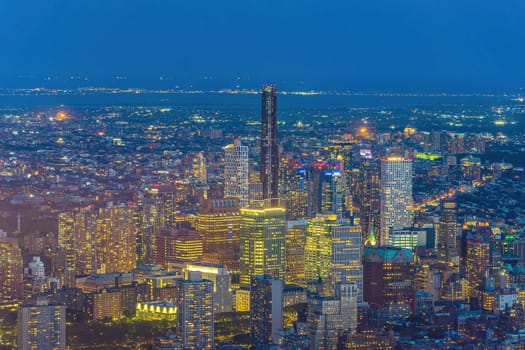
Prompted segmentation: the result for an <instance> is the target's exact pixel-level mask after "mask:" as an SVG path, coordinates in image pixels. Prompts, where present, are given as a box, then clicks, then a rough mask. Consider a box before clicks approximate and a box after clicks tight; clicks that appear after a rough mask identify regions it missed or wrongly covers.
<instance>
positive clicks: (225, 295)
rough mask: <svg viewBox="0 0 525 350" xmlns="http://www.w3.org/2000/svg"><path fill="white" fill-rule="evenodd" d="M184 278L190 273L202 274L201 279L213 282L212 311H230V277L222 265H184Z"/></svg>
mask: <svg viewBox="0 0 525 350" xmlns="http://www.w3.org/2000/svg"><path fill="white" fill-rule="evenodd" d="M186 271H187V273H186V277H188V275H189V273H190V272H192V271H197V272H200V273H202V278H203V279H206V280H210V281H212V282H213V311H214V312H215V313H216V314H217V313H221V312H231V311H232V300H233V299H232V289H231V276H230V273H229V272H228V269H227V268H226V267H224V266H222V265H217V264H205V263H190V264H187V265H186Z"/></svg>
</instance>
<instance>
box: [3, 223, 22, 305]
mask: <svg viewBox="0 0 525 350" xmlns="http://www.w3.org/2000/svg"><path fill="white" fill-rule="evenodd" d="M22 265H23V260H22V251H21V250H20V247H19V245H18V239H16V238H9V237H7V234H6V233H5V232H4V231H1V230H0V307H1V306H2V305H12V303H13V302H16V301H18V300H19V299H20V297H21V296H22V281H23V275H22Z"/></svg>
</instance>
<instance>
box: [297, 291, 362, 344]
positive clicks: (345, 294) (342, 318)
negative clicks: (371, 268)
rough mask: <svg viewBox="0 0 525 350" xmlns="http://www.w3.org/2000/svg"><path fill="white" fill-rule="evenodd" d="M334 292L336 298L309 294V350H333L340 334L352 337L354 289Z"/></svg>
mask: <svg viewBox="0 0 525 350" xmlns="http://www.w3.org/2000/svg"><path fill="white" fill-rule="evenodd" d="M336 292H337V293H336V296H335V297H321V296H319V295H318V294H311V295H310V296H309V298H308V318H307V324H308V338H309V339H308V343H309V348H310V349H312V350H314V349H315V350H317V349H324V350H336V349H338V347H337V343H338V336H339V335H340V333H341V332H342V331H349V332H350V333H354V332H355V330H356V328H357V296H358V295H359V291H358V288H357V285H356V284H355V283H349V284H341V285H339V288H338V289H337V290H336Z"/></svg>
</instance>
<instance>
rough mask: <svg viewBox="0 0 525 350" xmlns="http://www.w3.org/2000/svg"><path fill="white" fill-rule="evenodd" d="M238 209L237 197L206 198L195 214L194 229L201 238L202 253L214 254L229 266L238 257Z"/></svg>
mask: <svg viewBox="0 0 525 350" xmlns="http://www.w3.org/2000/svg"><path fill="white" fill-rule="evenodd" d="M239 225H240V211H239V204H238V200H237V199H231V198H230V199H211V200H206V201H205V202H204V205H203V206H202V207H201V210H200V211H199V213H198V214H197V222H196V229H197V231H198V232H199V234H200V235H201V237H202V239H203V245H204V253H205V254H216V255H217V256H218V257H219V260H220V261H221V263H223V264H225V265H227V266H229V267H231V266H233V262H234V261H237V260H238V258H239V244H240V243H239Z"/></svg>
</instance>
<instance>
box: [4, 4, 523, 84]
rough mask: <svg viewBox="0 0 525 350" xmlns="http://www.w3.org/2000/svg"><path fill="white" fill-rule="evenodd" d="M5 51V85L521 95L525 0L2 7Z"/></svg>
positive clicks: (5, 5) (32, 5)
mask: <svg viewBox="0 0 525 350" xmlns="http://www.w3.org/2000/svg"><path fill="white" fill-rule="evenodd" d="M0 45H1V46H0V86H15V85H24V84H26V85H27V84H33V83H34V82H39V83H40V82H41V81H42V79H43V78H44V77H45V76H47V75H52V76H53V77H58V78H59V79H58V80H54V81H53V82H50V83H48V84H52V83H54V84H64V83H65V78H66V77H69V76H70V75H79V76H88V77H89V78H90V80H89V82H88V83H82V84H102V83H106V84H110V83H115V81H113V77H114V76H115V75H124V76H127V77H128V80H127V81H125V82H122V81H121V82H120V84H121V85H126V84H128V85H134V86H137V85H144V86H153V85H159V86H161V85H162V86H164V85H166V86H169V85H175V84H187V83H190V82H191V83H193V84H194V85H195V86H200V85H202V86H204V85H206V84H208V85H210V86H211V85H216V86H233V84H234V83H237V82H236V80H235V77H236V76H239V77H241V79H240V81H238V83H239V84H240V85H241V86H242V87H251V86H258V85H259V84H260V83H261V82H264V81H272V82H274V81H275V82H278V83H279V84H280V85H281V86H290V87H296V86H300V85H301V83H299V82H301V81H302V82H304V86H305V87H307V88H351V89H362V90H387V89H390V90H401V91H407V90H409V91H414V90H418V89H424V90H432V91H441V90H470V91H485V90H502V89H515V88H517V87H521V86H524V85H525V69H524V68H525V1H523V0H505V1H494V0H478V1H471V0H399V1H395V0H359V1H355V0H319V1H312V0H294V1H291V0H266V1H263V0H257V1H256V0H228V1H227V0H224V1H220V0H187V1H179V0H63V1H59V0H46V1H42V0H32V1H29V0H16V1H0ZM159 76H165V77H167V78H170V79H171V80H169V81H168V82H166V81H164V82H161V81H159ZM205 76H210V77H214V78H215V79H214V80H211V82H212V83H211V84H210V80H203V77H205ZM74 83H75V84H80V83H79V82H74Z"/></svg>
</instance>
